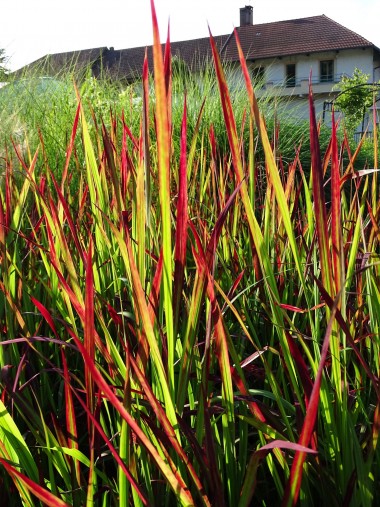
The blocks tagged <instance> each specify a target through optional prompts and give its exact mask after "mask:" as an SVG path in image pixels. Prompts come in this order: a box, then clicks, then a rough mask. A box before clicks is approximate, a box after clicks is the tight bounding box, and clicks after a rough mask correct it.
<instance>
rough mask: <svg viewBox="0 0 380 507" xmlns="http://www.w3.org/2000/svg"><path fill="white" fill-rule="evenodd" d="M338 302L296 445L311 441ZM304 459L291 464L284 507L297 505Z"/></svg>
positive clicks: (300, 456)
mask: <svg viewBox="0 0 380 507" xmlns="http://www.w3.org/2000/svg"><path fill="white" fill-rule="evenodd" d="M338 301H339V296H337V298H336V300H335V302H334V307H333V308H332V311H331V317H330V320H329V323H328V326H327V329H326V334H325V338H324V340H323V345H322V351H321V359H320V361H319V366H318V371H317V375H316V377H315V381H314V385H313V390H312V392H311V395H310V401H309V406H308V408H307V411H306V415H305V420H304V423H303V426H302V431H301V436H300V438H299V440H298V445H301V446H307V445H309V442H310V440H311V436H312V433H313V431H314V426H315V421H316V418H317V413H318V404H319V393H320V388H321V382H322V373H323V369H324V366H325V362H326V358H327V352H328V350H329V345H330V336H331V332H332V329H333V324H334V321H335V313H336V310H337V305H338ZM305 459H306V451H297V453H296V455H295V457H294V461H293V464H292V468H291V471H290V478H289V481H288V484H287V487H286V490H285V494H284V498H283V501H282V505H283V506H284V507H285V506H287V507H288V506H290V505H292V506H294V505H296V503H297V500H298V495H299V492H300V489H301V481H302V468H303V464H304V462H305Z"/></svg>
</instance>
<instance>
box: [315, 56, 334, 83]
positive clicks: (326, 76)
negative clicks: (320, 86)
mask: <svg viewBox="0 0 380 507" xmlns="http://www.w3.org/2000/svg"><path fill="white" fill-rule="evenodd" d="M319 76H320V81H321V83H331V82H332V81H334V60H322V61H321V62H320V64H319Z"/></svg>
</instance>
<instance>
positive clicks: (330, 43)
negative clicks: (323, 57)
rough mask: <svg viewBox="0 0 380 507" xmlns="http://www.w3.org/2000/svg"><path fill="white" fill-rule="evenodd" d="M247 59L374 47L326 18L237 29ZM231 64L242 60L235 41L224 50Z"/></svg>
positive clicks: (304, 19) (317, 17) (294, 20)
mask: <svg viewBox="0 0 380 507" xmlns="http://www.w3.org/2000/svg"><path fill="white" fill-rule="evenodd" d="M237 33H238V36H239V39H240V43H241V46H242V49H243V52H244V55H245V56H246V58H249V59H261V58H275V57H283V56H290V55H296V54H305V53H316V52H321V51H338V50H341V49H354V48H365V47H373V48H375V49H378V48H376V47H375V46H374V45H373V44H372V43H371V42H369V41H368V40H367V39H365V38H364V37H361V36H360V35H358V34H357V33H355V32H353V31H351V30H349V29H348V28H345V27H344V26H342V25H340V24H339V23H336V22H335V21H333V20H332V19H330V18H328V17H327V16H325V15H321V16H313V17H309V18H300V19H291V20H287V21H277V22H274V23H263V24H259V25H248V26H241V27H238V28H237ZM223 55H224V57H225V58H226V59H228V60H232V61H235V60H238V55H237V48H236V42H235V37H232V38H231V39H230V41H229V43H228V44H227V46H226V48H225V49H224V52H223Z"/></svg>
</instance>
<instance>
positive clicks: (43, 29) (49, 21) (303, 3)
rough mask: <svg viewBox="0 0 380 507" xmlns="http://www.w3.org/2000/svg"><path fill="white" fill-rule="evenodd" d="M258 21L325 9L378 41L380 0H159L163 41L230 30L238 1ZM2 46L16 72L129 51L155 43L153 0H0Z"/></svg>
mask: <svg viewBox="0 0 380 507" xmlns="http://www.w3.org/2000/svg"><path fill="white" fill-rule="evenodd" d="M244 5H252V7H253V22H254V23H267V22H271V21H281V20H285V19H294V18H300V17H307V16H315V15H319V14H325V15H326V16H328V17H330V18H332V19H333V20H334V21H337V22H338V23H340V24H342V25H344V26H345V27H347V28H349V29H351V30H353V31H354V32H357V33H358V34H360V35H362V36H363V37H365V38H366V39H368V40H369V41H370V42H372V43H373V44H375V45H376V46H378V47H380V29H379V19H380V3H379V0H318V1H317V2H312V1H311V2H309V1H307V0H265V1H263V0H251V1H250V0H155V6H156V11H157V17H158V22H159V28H160V35H161V40H162V41H163V42H164V40H165V39H166V33H167V28H168V22H169V19H170V39H171V40H172V41H173V42H174V41H178V40H188V39H194V38H199V37H207V36H208V28H207V26H208V25H209V26H210V29H211V32H212V34H213V35H222V34H227V33H230V32H232V30H233V28H234V27H235V26H239V21H240V11H239V9H240V7H244ZM0 6H1V7H0V9H1V10H0V12H1V18H2V19H1V21H2V23H1V30H0V48H3V49H4V50H5V54H6V56H7V57H8V58H9V60H8V68H9V69H10V70H12V71H13V70H16V69H18V68H20V67H22V66H24V65H26V64H28V63H31V62H32V61H34V60H37V59H38V58H40V57H42V56H45V55H47V54H52V53H60V52H65V51H74V50H80V49H88V48H95V47H103V46H106V47H114V48H115V49H125V48H131V47H138V46H146V45H150V44H151V43H152V26H151V10H150V0H133V1H132V0H55V1H52V0H0Z"/></svg>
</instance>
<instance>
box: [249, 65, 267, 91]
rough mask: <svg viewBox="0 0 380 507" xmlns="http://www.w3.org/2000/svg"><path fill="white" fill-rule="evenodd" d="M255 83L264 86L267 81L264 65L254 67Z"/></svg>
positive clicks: (253, 78) (253, 77) (253, 76)
mask: <svg viewBox="0 0 380 507" xmlns="http://www.w3.org/2000/svg"><path fill="white" fill-rule="evenodd" d="M252 81H253V84H254V85H256V86H258V87H260V88H262V87H263V86H264V83H265V69H264V67H254V68H253V69H252Z"/></svg>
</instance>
